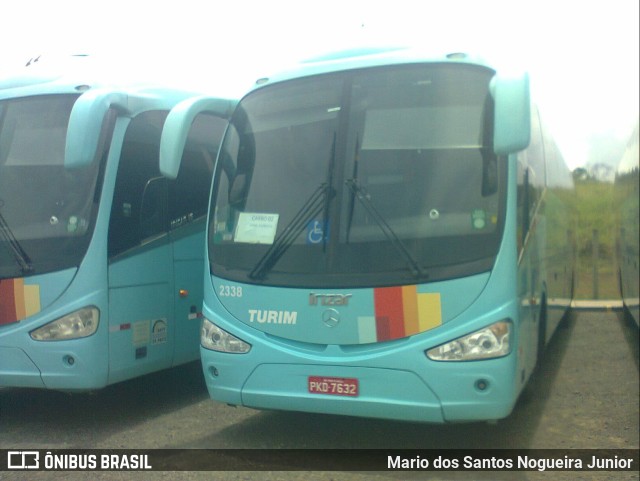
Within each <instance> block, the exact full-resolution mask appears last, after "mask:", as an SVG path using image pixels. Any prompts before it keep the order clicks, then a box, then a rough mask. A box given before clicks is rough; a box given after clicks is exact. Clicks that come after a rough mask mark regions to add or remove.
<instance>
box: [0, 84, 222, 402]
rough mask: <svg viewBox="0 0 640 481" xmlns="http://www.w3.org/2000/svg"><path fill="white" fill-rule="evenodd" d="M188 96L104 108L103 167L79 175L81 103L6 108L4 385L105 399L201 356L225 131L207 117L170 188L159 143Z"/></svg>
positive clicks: (2, 130)
mask: <svg viewBox="0 0 640 481" xmlns="http://www.w3.org/2000/svg"><path fill="white" fill-rule="evenodd" d="M61 90H62V89H61ZM131 95H132V96H133V95H134V93H131ZM186 96H187V94H184V93H180V92H169V91H168V92H167V93H166V94H165V93H162V94H160V95H158V94H155V95H147V96H145V97H143V100H142V101H138V102H137V103H135V105H136V110H134V111H131V112H129V115H122V116H117V115H116V112H115V109H111V110H108V111H107V112H106V114H105V117H104V118H99V119H98V120H99V122H98V124H102V132H101V134H100V135H99V141H98V142H99V144H98V145H97V146H96V151H97V153H96V156H95V159H93V160H92V161H90V162H88V163H87V165H82V166H74V167H70V166H69V165H67V164H66V163H65V145H66V138H67V130H68V128H69V125H70V116H71V112H72V109H73V108H74V105H76V106H77V105H78V103H79V102H81V100H82V99H80V97H79V95H78V94H73V95H67V94H61V93H58V94H51V95H32V96H29V97H20V98H8V99H6V100H0V229H1V231H0V232H1V234H2V236H1V237H0V301H1V302H0V359H1V362H0V386H10V387H40V388H42V387H44V388H51V389H64V390H88V389H96V388H101V387H104V386H106V385H107V384H111V383H113V382H118V381H122V380H124V379H129V378H132V377H135V376H138V375H142V374H146V373H149V372H152V371H155V370H158V369H162V368H166V367H170V366H172V365H177V364H180V363H183V362H188V361H193V360H195V359H197V357H198V333H199V326H200V319H199V317H200V314H199V313H200V308H201V302H202V275H203V266H204V260H203V257H204V235H205V217H206V212H207V204H208V198H209V189H210V184H211V182H210V179H211V175H212V171H213V163H214V160H213V159H214V157H215V154H216V152H217V149H218V147H219V141H220V138H221V136H222V132H223V129H224V127H225V126H226V121H225V120H222V119H220V118H216V117H212V116H200V117H199V118H198V119H197V120H196V122H194V127H193V129H192V132H191V134H190V136H189V139H188V141H187V148H186V150H185V155H184V158H183V163H182V164H183V165H182V168H181V171H180V174H179V175H178V177H177V179H175V180H168V179H166V178H163V177H162V176H161V174H160V171H159V148H160V147H159V145H160V133H161V131H162V126H163V123H164V121H165V118H166V115H167V113H168V110H169V108H170V107H171V106H172V105H174V104H175V103H176V102H177V101H179V100H182V99H184V98H185V97H186ZM97 98H98V100H99V96H98V97H97ZM79 99H80V100H79ZM99 115H102V114H99ZM201 131H206V132H207V138H206V139H205V138H203V137H202V135H201V134H200V132H201ZM82 135H83V134H82V133H80V136H82Z"/></svg>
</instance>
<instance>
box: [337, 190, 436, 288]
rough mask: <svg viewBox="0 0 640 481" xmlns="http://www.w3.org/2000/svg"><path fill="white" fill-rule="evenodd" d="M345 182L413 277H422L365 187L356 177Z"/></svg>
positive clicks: (420, 271)
mask: <svg viewBox="0 0 640 481" xmlns="http://www.w3.org/2000/svg"><path fill="white" fill-rule="evenodd" d="M345 184H347V186H348V187H349V188H350V189H351V192H352V194H353V196H354V197H355V198H357V199H358V200H359V201H360V203H361V204H362V206H363V207H364V208H365V210H366V211H367V213H368V214H369V215H370V216H371V217H373V220H375V221H376V224H378V227H380V230H382V232H383V233H384V235H385V236H386V237H387V239H389V241H390V242H391V244H393V246H394V247H395V248H396V249H397V250H398V252H399V253H400V255H401V256H402V257H403V258H404V260H405V261H406V262H407V265H408V266H409V269H410V270H411V273H412V274H413V275H414V276H415V277H422V276H423V275H424V273H423V272H422V269H421V268H420V266H419V265H418V262H417V261H416V260H415V259H414V257H413V256H412V255H411V252H409V250H408V249H407V247H406V246H405V245H404V244H403V242H402V241H401V240H400V238H399V237H398V235H397V234H396V233H395V232H394V230H393V229H392V228H391V226H390V225H389V223H388V222H387V221H386V220H385V218H384V217H383V216H382V214H380V211H379V210H378V209H377V208H376V206H375V205H374V204H373V202H371V196H370V195H369V193H368V192H367V191H366V190H365V188H364V187H362V186H361V185H360V183H359V182H358V180H357V179H347V180H346V181H345Z"/></svg>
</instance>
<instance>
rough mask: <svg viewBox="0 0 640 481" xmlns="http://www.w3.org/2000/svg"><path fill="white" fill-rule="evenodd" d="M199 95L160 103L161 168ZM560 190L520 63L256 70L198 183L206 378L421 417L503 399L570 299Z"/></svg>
mask: <svg viewBox="0 0 640 481" xmlns="http://www.w3.org/2000/svg"><path fill="white" fill-rule="evenodd" d="M205 104H206V101H205V99H201V100H200V106H199V107H198V106H196V105H195V103H194V102H193V101H188V102H186V103H183V104H179V105H178V106H177V107H176V108H175V109H174V110H173V111H172V112H171V113H170V114H169V116H168V118H167V122H166V124H165V128H164V131H163V134H162V149H161V152H162V156H161V168H162V171H163V173H164V175H166V176H167V177H171V176H172V175H174V174H175V172H176V171H177V169H178V167H179V165H180V158H181V156H182V146H183V143H184V139H185V137H186V134H187V133H188V131H189V127H188V126H189V123H190V121H191V118H192V117H193V116H194V115H196V114H197V113H198V112H201V111H209V112H216V106H215V103H214V101H211V102H210V103H209V105H205ZM220 113H222V112H220ZM572 192H573V183H572V177H571V174H570V172H569V170H568V169H567V168H566V166H565V165H564V163H563V159H562V157H561V155H560V153H559V151H558V149H557V147H556V146H555V144H554V143H553V141H552V139H551V137H550V136H549V135H548V132H547V131H546V130H545V128H544V127H543V125H542V123H541V121H540V117H539V115H538V112H537V110H536V109H535V108H532V106H531V100H530V92H529V80H528V76H527V75H524V74H501V73H499V72H496V71H495V70H494V69H493V68H491V67H490V66H488V65H487V64H486V63H484V62H482V61H480V60H478V59H475V58H473V57H471V56H467V55H464V54H449V55H442V56H433V57H427V56H423V55H421V54H420V53H416V52H415V51H411V50H391V49H389V50H379V51H375V50H368V51H365V50H363V51H361V52H347V53H344V54H340V53H338V54H333V55H328V56H325V57H320V58H316V59H313V60H310V61H308V62H303V63H302V64H301V65H300V67H299V69H297V70H293V71H289V72H286V73H283V74H280V75H277V76H273V77H269V78H263V79H260V80H258V82H257V84H256V86H255V88H254V89H253V90H252V91H250V92H249V93H248V94H247V95H246V96H244V97H243V98H242V99H241V100H240V101H239V103H238V105H237V107H236V108H235V111H234V112H233V115H232V116H231V118H230V123H229V126H228V127H227V130H226V133H225V136H224V138H223V141H222V145H221V148H220V152H219V154H218V159H217V163H216V168H215V172H214V179H213V184H212V195H211V204H210V207H209V217H208V227H207V256H206V257H207V258H206V262H207V264H206V274H205V285H204V307H203V316H204V319H203V324H202V332H201V358H202V366H203V370H204V375H205V378H206V384H207V387H208V390H209V393H210V396H211V397H212V398H213V399H214V400H217V401H220V402H224V403H227V404H230V405H242V406H248V407H252V408H258V409H274V410H293V411H304V412H315V413H330V414H340V415H350V416H363V417H373V418H388V419H398V420H407V421H423V422H434V423H442V422H453V421H474V420H495V419H499V418H503V417H505V416H507V415H509V413H510V412H511V411H512V409H513V407H514V404H515V402H516V400H517V399H518V396H519V394H520V392H521V391H522V389H523V387H524V386H525V384H526V383H527V380H528V379H529V378H530V376H531V373H532V372H533V371H534V368H535V367H536V364H537V363H538V359H539V358H540V355H541V353H542V350H543V347H544V346H545V344H546V343H547V342H548V341H549V339H550V337H551V335H552V334H553V332H554V330H555V328H556V326H557V325H558V322H559V321H560V319H561V318H562V316H563V315H564V314H565V312H566V311H567V309H568V308H569V306H570V301H571V296H572V285H573V259H574V251H573V233H572V232H573V230H572V227H571V225H572V212H571V210H570V208H569V207H568V206H567V200H568V199H570V197H571V195H572Z"/></svg>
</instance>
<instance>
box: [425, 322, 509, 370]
mask: <svg viewBox="0 0 640 481" xmlns="http://www.w3.org/2000/svg"><path fill="white" fill-rule="evenodd" d="M511 329H512V327H511V321H500V322H496V323H495V324H491V325H490V326H487V327H485V328H484V329H480V330H479V331H476V332H472V333H471V334H467V335H466V336H462V337H459V338H458V339H454V340H453V341H449V342H447V343H445V344H441V345H440V346H438V347H434V348H433V349H429V350H428V351H426V354H427V357H428V358H429V359H432V360H434V361H476V360H480V359H492V358H496V357H502V356H506V355H507V354H509V353H510V352H511Z"/></svg>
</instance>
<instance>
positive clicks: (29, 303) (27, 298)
mask: <svg viewBox="0 0 640 481" xmlns="http://www.w3.org/2000/svg"><path fill="white" fill-rule="evenodd" d="M23 292H24V303H23V306H24V311H25V317H28V316H33V315H34V314H37V313H38V312H40V286H39V285H37V284H36V285H32V286H28V285H27V286H24V291H23Z"/></svg>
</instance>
